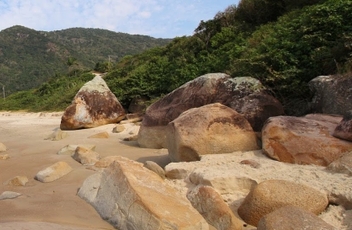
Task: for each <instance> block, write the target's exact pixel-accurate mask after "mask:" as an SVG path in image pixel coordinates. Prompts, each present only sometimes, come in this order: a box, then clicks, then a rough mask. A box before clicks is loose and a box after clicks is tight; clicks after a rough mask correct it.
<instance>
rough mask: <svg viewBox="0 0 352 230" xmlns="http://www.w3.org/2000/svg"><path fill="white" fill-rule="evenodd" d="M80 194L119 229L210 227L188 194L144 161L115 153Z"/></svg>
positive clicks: (82, 188) (83, 186)
mask: <svg viewBox="0 0 352 230" xmlns="http://www.w3.org/2000/svg"><path fill="white" fill-rule="evenodd" d="M78 195H79V196H80V197H81V198H83V199H84V200H86V201H87V202H89V203H90V204H91V205H92V206H94V208H95V209H96V210H97V211H98V213H99V214H100V215H101V216H102V218H103V219H105V220H107V221H108V222H110V223H111V224H112V225H114V226H115V227H116V228H117V229H146V230H148V229H149V230H154V229H184V230H186V229H187V230H188V229H189V230H191V229H192V230H193V229H208V228H209V225H208V224H207V222H206V221H205V220H204V218H203V217H202V216H201V215H200V214H199V213H198V212H197V211H196V210H195V209H194V208H193V207H192V205H191V204H190V202H189V201H188V200H187V198H186V197H185V196H183V195H181V193H179V192H178V191H177V190H176V189H175V188H174V187H172V186H171V185H169V184H168V183H167V182H166V181H164V180H163V179H162V178H161V177H160V176H158V175H157V174H156V173H154V172H152V171H150V170H149V169H147V168H145V167H143V164H141V163H138V162H136V161H132V160H129V159H127V158H124V157H116V158H115V161H114V162H112V163H111V164H110V165H109V166H108V167H107V168H106V169H104V170H103V171H102V172H99V173H97V174H93V175H92V176H90V177H88V178H87V179H86V180H85V181H84V183H83V185H82V187H81V188H80V189H79V192H78Z"/></svg>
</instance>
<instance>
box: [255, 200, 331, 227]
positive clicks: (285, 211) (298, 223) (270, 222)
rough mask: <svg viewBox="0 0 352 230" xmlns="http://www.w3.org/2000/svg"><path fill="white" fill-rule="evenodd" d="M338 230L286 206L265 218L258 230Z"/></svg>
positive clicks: (303, 211) (293, 207)
mask: <svg viewBox="0 0 352 230" xmlns="http://www.w3.org/2000/svg"><path fill="white" fill-rule="evenodd" d="M287 229H304V230H316V229H324V230H337V229H336V228H334V227H333V226H331V225H329V224H328V223H326V222H325V221H323V220H322V219H320V218H319V217H318V216H316V215H314V214H313V213H311V212H308V211H306V210H304V209H302V208H299V207H296V206H291V205H289V206H285V207H282V208H279V209H277V210H275V211H273V212H271V213H269V214H267V215H265V216H263V217H262V218H261V219H260V221H259V223H258V228H257V230H287Z"/></svg>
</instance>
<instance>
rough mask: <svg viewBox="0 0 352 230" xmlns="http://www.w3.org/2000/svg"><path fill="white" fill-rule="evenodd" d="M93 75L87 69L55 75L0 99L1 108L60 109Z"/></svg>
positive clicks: (69, 102)
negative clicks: (34, 86) (44, 81)
mask: <svg viewBox="0 0 352 230" xmlns="http://www.w3.org/2000/svg"><path fill="white" fill-rule="evenodd" d="M93 77H94V75H93V74H91V73H90V72H87V71H80V72H77V73H76V74H75V75H72V76H69V75H67V76H56V77H55V78H52V79H51V80H49V81H48V82H46V83H44V84H42V85H41V86H40V87H39V88H37V89H31V90H27V91H19V92H16V93H14V94H11V95H10V96H8V97H6V99H5V100H0V109H1V110H27V111H35V112H38V111H62V110H65V109H66V107H67V106H68V105H70V104H71V102H72V99H73V98H74V96H75V95H76V93H77V92H78V90H79V89H80V88H81V87H82V86H83V84H84V83H86V82H87V81H90V80H91V79H92V78H93Z"/></svg>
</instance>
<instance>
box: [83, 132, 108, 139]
mask: <svg viewBox="0 0 352 230" xmlns="http://www.w3.org/2000/svg"><path fill="white" fill-rule="evenodd" d="M109 137H110V135H109V133H108V132H101V133H96V134H93V135H92V136H89V137H88V138H103V139H107V138H109Z"/></svg>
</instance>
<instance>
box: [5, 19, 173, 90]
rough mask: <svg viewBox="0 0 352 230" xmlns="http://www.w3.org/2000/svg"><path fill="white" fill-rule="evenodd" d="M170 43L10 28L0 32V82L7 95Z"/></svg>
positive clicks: (84, 31)
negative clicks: (76, 70)
mask: <svg viewBox="0 0 352 230" xmlns="http://www.w3.org/2000/svg"><path fill="white" fill-rule="evenodd" d="M169 42H170V39H156V38H152V37H149V36H142V35H130V34H125V33H116V32H112V31H108V30H103V29H84V28H71V29H66V30H60V31H52V32H44V31H36V30H33V29H29V28H26V27H23V26H13V27H10V28H7V29H5V30H2V31H0V83H1V84H3V85H4V86H5V90H6V94H7V95H9V94H11V93H14V92H17V91H20V90H26V89H31V88H34V87H38V86H40V85H41V84H42V83H43V82H45V81H47V80H48V79H50V78H52V77H53V76H55V75H59V74H63V73H66V72H67V71H72V70H74V69H78V68H79V69H93V68H94V67H95V65H96V64H97V63H99V62H108V61H111V62H112V61H113V62H115V61H117V60H119V59H120V58H122V57H123V56H125V55H133V54H137V53H140V52H143V51H144V50H146V49H149V48H152V47H156V46H163V45H166V44H168V43H169Z"/></svg>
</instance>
